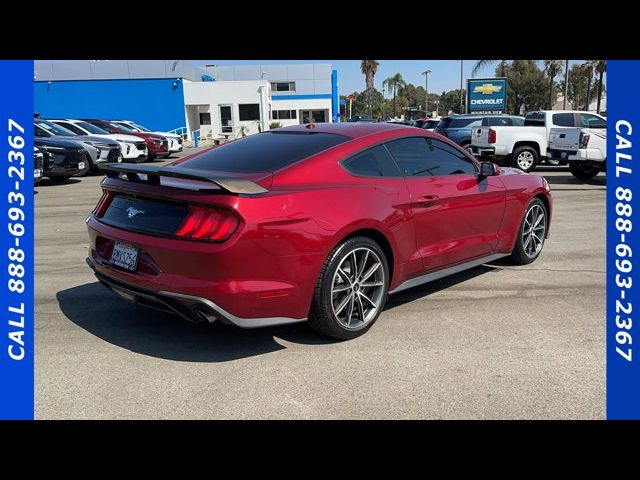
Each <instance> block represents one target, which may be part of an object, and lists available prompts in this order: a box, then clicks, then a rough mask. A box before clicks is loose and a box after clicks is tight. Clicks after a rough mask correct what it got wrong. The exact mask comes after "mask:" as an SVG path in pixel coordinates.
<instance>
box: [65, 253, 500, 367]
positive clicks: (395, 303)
mask: <svg viewBox="0 0 640 480" xmlns="http://www.w3.org/2000/svg"><path fill="white" fill-rule="evenodd" d="M492 271H496V267H493V268H492V267H488V266H484V265H482V266H480V267H476V268H473V269H471V270H467V271H465V272H461V273H458V274H455V275H452V276H450V277H448V278H445V279H442V280H438V281H435V282H431V283H429V284H426V285H422V286H419V287H415V288H412V289H410V290H406V291H404V292H400V293H397V294H395V295H391V296H390V297H389V300H388V301H387V304H386V306H385V310H390V309H393V308H396V307H399V306H401V305H404V304H405V303H409V302H412V301H414V300H417V299H418V298H423V297H425V296H428V295H430V294H432V293H435V292H439V291H440V290H444V289H446V288H449V287H452V286H453V285H456V284H458V283H461V282H464V281H466V280H469V279H471V278H475V277H477V276H478V275H482V274H485V273H488V272H492ZM56 298H57V300H58V304H59V305H60V309H61V310H62V313H63V314H64V315H65V317H67V318H68V319H69V320H71V321H72V322H73V323H75V324H76V325H78V326H79V327H80V328H82V329H84V330H86V331H87V332H89V333H91V334H92V335H95V336H96V337H98V338H101V339H102V340H104V341H105V342H108V343H110V344H112V345H116V346H118V347H121V348H125V349H127V350H130V351H132V352H135V353H139V354H141V355H148V356H151V357H157V358H163V359H166V360H176V361H181V362H228V361H231V360H238V359H241V358H247V357H253V356H256V355H263V354H265V353H271V352H276V351H279V350H283V349H285V348H286V346H285V345H282V344H281V343H279V342H278V341H277V339H282V340H285V341H287V342H291V343H296V344H302V345H329V344H334V343H338V342H339V340H335V339H331V338H329V337H325V336H323V335H320V334H318V333H316V332H314V331H313V330H312V329H311V328H310V327H309V326H308V325H307V324H306V323H304V322H303V323H299V324H291V325H281V326H276V327H264V328H256V329H251V330H245V329H241V328H238V327H234V326H231V325H225V324H223V323H222V322H215V323H214V324H212V325H209V324H205V323H190V322H187V321H185V320H183V319H182V318H180V317H178V316H177V315H172V314H169V313H165V312H160V311H157V310H153V309H150V308H145V307H141V306H138V305H135V304H133V303H130V302H127V301H126V300H123V299H121V298H119V297H118V296H116V295H115V294H114V293H112V292H110V291H108V290H107V289H106V288H105V287H104V286H102V285H101V284H100V283H98V282H93V283H87V284H84V285H80V286H77V287H73V288H69V289H66V290H62V291H60V292H58V293H57V294H56Z"/></svg>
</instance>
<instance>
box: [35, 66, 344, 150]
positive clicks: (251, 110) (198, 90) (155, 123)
mask: <svg viewBox="0 0 640 480" xmlns="http://www.w3.org/2000/svg"><path fill="white" fill-rule="evenodd" d="M34 81H35V92H34V95H35V112H36V113H39V114H40V116H41V117H43V118H99V119H113V120H115V119H126V120H133V121H135V122H138V123H140V124H142V125H144V126H146V127H148V128H150V129H152V130H159V131H170V130H176V129H184V130H186V132H187V134H188V135H189V136H191V135H192V133H193V132H194V131H198V132H199V134H200V137H211V138H218V137H223V136H224V137H229V136H232V137H233V136H237V135H239V134H241V133H242V132H245V133H247V134H251V133H256V132H258V131H261V130H262V131H264V130H267V129H268V128H269V124H270V123H271V122H272V121H275V122H280V123H281V124H282V125H283V126H287V125H295V124H300V123H311V122H314V123H317V122H334V121H339V100H338V99H339V97H338V72H337V71H336V70H333V69H332V68H331V65H330V64H289V65H243V66H225V65H207V66H205V67H198V66H195V65H192V64H190V63H188V62H184V61H181V60H129V61H126V60H104V61H96V60H86V61H64V62H62V61H36V62H35V75H34Z"/></svg>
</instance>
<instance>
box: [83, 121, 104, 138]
mask: <svg viewBox="0 0 640 480" xmlns="http://www.w3.org/2000/svg"><path fill="white" fill-rule="evenodd" d="M75 125H77V126H79V127H80V128H82V129H84V130H86V131H87V132H89V133H95V134H96V135H109V132H107V131H106V130H104V129H102V128H100V127H97V126H96V125H94V124H93V123H89V122H76V123H75Z"/></svg>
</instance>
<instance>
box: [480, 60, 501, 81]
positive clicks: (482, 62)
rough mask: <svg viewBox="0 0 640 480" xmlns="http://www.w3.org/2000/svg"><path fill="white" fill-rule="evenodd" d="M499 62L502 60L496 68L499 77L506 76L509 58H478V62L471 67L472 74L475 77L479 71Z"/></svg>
mask: <svg viewBox="0 0 640 480" xmlns="http://www.w3.org/2000/svg"><path fill="white" fill-rule="evenodd" d="M498 62H500V65H498V68H497V69H496V74H497V75H498V76H499V77H504V76H505V74H506V71H507V64H508V62H507V60H476V63H475V64H474V65H473V68H472V69H471V76H472V77H475V76H476V75H477V74H478V72H479V71H480V70H482V69H483V68H485V67H488V66H491V65H493V64H495V63H498Z"/></svg>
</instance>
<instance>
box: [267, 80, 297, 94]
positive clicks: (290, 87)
mask: <svg viewBox="0 0 640 480" xmlns="http://www.w3.org/2000/svg"><path fill="white" fill-rule="evenodd" d="M271 90H272V91H273V92H295V91H296V82H271Z"/></svg>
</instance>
